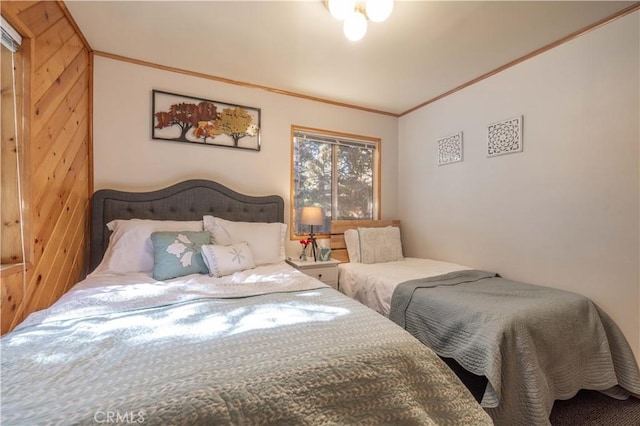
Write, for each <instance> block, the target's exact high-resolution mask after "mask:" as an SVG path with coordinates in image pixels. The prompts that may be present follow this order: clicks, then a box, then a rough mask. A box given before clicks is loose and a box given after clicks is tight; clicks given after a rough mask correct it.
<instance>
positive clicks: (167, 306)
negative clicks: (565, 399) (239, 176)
mask: <svg viewBox="0 0 640 426" xmlns="http://www.w3.org/2000/svg"><path fill="white" fill-rule="evenodd" d="M205 218H206V219H205ZM283 219H284V203H283V200H282V198H281V197H279V196H267V197H254V196H247V195H242V194H239V193H237V192H235V191H232V190H230V189H228V188H226V187H224V186H222V185H220V184H217V183H215V182H210V181H204V180H191V181H186V182H182V183H179V184H176V185H174V186H172V187H169V188H166V189H163V190H159V191H152V192H146V193H129V192H121V191H114V190H101V191H98V192H97V193H96V194H95V195H94V197H93V201H92V236H91V260H90V265H91V270H92V271H93V272H92V273H91V274H89V275H88V276H87V278H86V279H85V280H83V281H82V282H80V283H78V284H77V285H76V286H74V287H73V288H72V290H71V291H69V292H68V293H67V294H65V295H64V296H63V297H62V298H61V299H60V300H59V301H58V302H56V303H55V304H54V305H53V306H51V307H50V308H48V309H45V310H43V311H39V312H36V313H33V314H31V315H30V316H29V317H28V318H27V319H26V320H25V321H24V322H23V323H22V324H20V325H19V326H18V327H16V329H15V330H13V331H12V332H10V333H8V334H7V335H5V336H3V337H2V339H0V350H1V353H2V384H1V386H2V398H1V407H0V408H1V418H0V420H1V423H2V424H3V425H14V424H29V425H31V424H95V423H144V424H150V425H155V424H172V425H179V424H185V425H195V424H217V425H218V424H219V425H222V424H247V425H248V424H251V425H260V424H264V425H267V424H269V425H287V424H290V425H305V424H306V425H318V424H421V425H423V424H452V425H470V424H473V425H483V424H491V419H490V417H489V416H488V415H487V413H486V412H485V411H484V410H483V409H482V408H481V407H480V405H478V404H477V403H476V401H475V400H474V398H473V397H472V395H471V394H470V393H469V392H468V390H467V389H466V388H465V387H464V385H463V384H462V383H461V382H460V381H459V380H458V378H457V377H456V376H455V374H454V373H453V372H452V371H451V370H450V369H449V368H448V367H447V366H446V365H445V364H444V363H443V362H442V361H441V359H440V358H439V357H438V356H437V355H436V354H435V353H434V352H433V351H432V350H431V349H428V348H427V347H426V346H425V345H423V344H421V343H420V342H419V341H418V340H416V339H415V338H414V337H412V336H411V335H410V334H409V333H408V332H406V331H405V330H402V329H401V328H400V327H398V326H397V325H396V324H393V323H392V322H391V321H389V320H387V319H386V318H384V317H382V316H380V315H378V314H377V313H375V312H374V311H372V310H370V309H369V308H367V307H365V306H363V305H362V304H360V303H358V302H356V301H354V300H352V299H350V298H349V297H347V296H345V295H343V294H341V293H339V292H337V291H336V290H334V289H332V288H330V287H328V286H326V285H325V284H323V283H321V282H320V281H318V280H316V279H314V278H311V277H309V276H306V275H304V274H302V273H301V272H299V271H297V270H295V269H293V268H292V267H290V266H288V265H287V264H286V263H285V262H284V235H285V233H284V232H283V231H282V230H283V229H286V227H285V225H283V224H282V222H283ZM207 232H208V233H209V234H208V235H209V236H210V237H213V239H207V240H206V241H204V240H198V239H199V238H201V237H202V235H203V233H204V234H205V235H206V233H207ZM197 241H204V243H202V244H201V245H200V246H198V244H197ZM194 247H195V248H194ZM203 247H206V250H207V253H206V254H205V255H204V256H203V257H202V260H204V261H205V262H204V265H205V266H204V268H205V269H203V263H199V262H196V258H197V254H198V253H200V252H199V251H198V248H199V249H200V250H201V252H203V253H204V251H205V249H204V248H203ZM190 268H195V269H190ZM194 271H195V272H194ZM211 275H216V276H211ZM154 277H155V278H154ZM168 277H170V278H168Z"/></svg>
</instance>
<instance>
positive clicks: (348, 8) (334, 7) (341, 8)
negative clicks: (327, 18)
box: [329, 0, 356, 21]
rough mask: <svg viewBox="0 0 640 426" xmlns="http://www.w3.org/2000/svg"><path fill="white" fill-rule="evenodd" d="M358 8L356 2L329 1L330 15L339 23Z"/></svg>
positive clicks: (345, 0)
mask: <svg viewBox="0 0 640 426" xmlns="http://www.w3.org/2000/svg"><path fill="white" fill-rule="evenodd" d="M355 8H356V0H329V13H331V16H333V17H334V18H336V19H337V20H339V21H342V20H343V19H345V18H346V17H347V15H348V14H349V13H350V12H352V11H353V10H354V9H355Z"/></svg>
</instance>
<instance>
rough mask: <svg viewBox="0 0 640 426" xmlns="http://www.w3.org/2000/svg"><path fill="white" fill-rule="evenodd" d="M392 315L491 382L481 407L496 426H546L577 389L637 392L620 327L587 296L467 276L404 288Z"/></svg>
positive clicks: (638, 380)
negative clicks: (555, 404) (555, 409)
mask: <svg viewBox="0 0 640 426" xmlns="http://www.w3.org/2000/svg"><path fill="white" fill-rule="evenodd" d="M390 318H391V319H392V320H393V321H394V322H396V323H397V324H399V325H401V326H402V327H403V328H405V329H406V330H407V331H409V332H410V333H411V334H413V335H414V336H416V337H417V338H418V340H420V341H421V342H423V343H424V344H425V345H427V346H428V347H430V348H431V349H433V350H434V351H435V352H436V353H437V354H438V355H440V356H442V357H446V358H453V359H455V360H456V361H457V362H458V363H459V364H460V365H461V366H462V367H464V368H465V369H466V370H468V371H470V372H472V373H474V374H476V375H480V376H485V377H487V379H488V383H487V387H486V390H485V392H484V395H483V398H482V401H481V405H482V406H483V407H484V408H485V409H486V410H487V411H488V412H489V414H490V415H491V417H492V418H493V420H494V421H495V423H496V424H498V425H549V424H550V423H549V415H550V413H551V409H552V408H553V402H554V400H556V399H569V398H571V397H573V396H574V395H575V394H576V393H577V392H578V391H579V390H580V389H591V390H598V391H601V392H603V393H606V394H608V395H610V396H612V397H616V398H619V399H624V398H627V397H629V395H630V394H635V395H640V373H639V371H638V366H637V363H636V361H635V358H634V356H633V353H632V351H631V349H630V347H629V345H628V343H627V341H626V339H625V337H624V336H623V334H622V332H621V331H620V329H619V328H618V326H617V325H616V324H615V323H614V322H613V320H612V319H611V318H610V317H609V316H608V315H607V314H606V313H604V312H603V311H602V310H601V309H599V308H598V306H596V305H595V304H594V303H593V302H592V301H591V300H590V299H588V298H586V297H583V296H580V295H578V294H575V293H571V292H567V291H562V290H558V289H552V288H549V287H543V286H536V285H531V284H525V283H520V282H515V281H509V280H506V279H503V278H501V277H499V276H497V275H496V274H494V273H489V272H484V271H477V270H467V271H456V272H452V273H449V274H446V275H441V276H438V277H431V278H425V279H418V280H411V281H407V282H405V283H402V284H400V285H399V286H398V287H397V288H396V290H395V292H394V294H393V297H392V301H391V313H390Z"/></svg>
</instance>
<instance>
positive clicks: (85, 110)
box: [0, 1, 93, 334]
mask: <svg viewBox="0 0 640 426" xmlns="http://www.w3.org/2000/svg"><path fill="white" fill-rule="evenodd" d="M0 5H1V8H2V15H3V16H4V17H5V19H7V21H9V23H11V25H13V26H14V27H15V28H16V30H18V32H20V33H21V35H22V36H23V37H24V40H23V45H26V49H27V50H26V51H27V52H28V55H29V62H30V67H29V92H30V96H29V97H30V99H29V100H28V105H29V107H30V108H28V110H29V113H28V117H27V129H26V132H27V135H28V137H27V138H25V143H27V146H26V147H25V149H26V152H27V158H26V161H27V167H26V174H27V176H26V181H27V185H26V188H25V193H26V196H27V200H28V205H29V215H28V220H29V223H28V226H27V229H28V233H27V236H26V237H27V238H29V241H28V245H29V247H30V249H29V252H28V253H27V260H28V268H27V274H26V281H24V280H23V273H22V271H21V270H20V269H19V268H13V269H10V270H9V271H8V272H3V273H2V278H1V280H2V281H1V284H0V287H1V289H2V303H1V306H0V311H1V312H0V328H1V332H2V334H4V333H6V332H7V331H9V330H11V329H13V328H14V327H15V326H16V325H17V324H18V323H19V322H20V321H22V320H23V319H24V318H25V317H26V316H27V315H28V314H30V313H31V312H34V311H36V310H40V309H43V308H46V307H48V306H50V305H51V304H52V303H53V302H55V301H56V300H58V298H60V296H62V295H63V294H64V293H65V292H66V291H67V290H68V289H69V288H70V287H71V286H72V285H73V284H74V283H76V282H77V281H78V280H79V279H81V278H83V275H84V271H85V259H86V251H87V250H86V242H87V241H88V231H89V216H88V213H89V212H88V209H89V198H90V194H91V193H92V190H93V184H92V160H91V152H92V150H91V133H90V131H91V111H92V109H91V102H92V99H91V84H92V77H91V76H92V73H93V70H92V61H91V50H90V47H89V46H88V44H87V43H86V40H85V39H84V37H83V35H82V34H81V33H80V32H79V31H78V30H77V26H76V25H75V22H73V20H72V19H71V18H70V17H69V15H68V11H67V10H66V7H65V6H64V3H62V2H61V1H57V2H51V1H3V2H1V3H0ZM16 269H17V271H16ZM25 287H26V294H25V291H24V288H25Z"/></svg>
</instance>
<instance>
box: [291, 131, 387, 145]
mask: <svg viewBox="0 0 640 426" xmlns="http://www.w3.org/2000/svg"><path fill="white" fill-rule="evenodd" d="M293 136H294V137H295V138H296V139H298V140H299V141H301V142H305V141H307V142H316V143H328V144H333V145H344V146H353V147H360V148H368V149H375V148H376V145H375V143H372V142H369V141H366V140H362V139H349V138H345V137H342V136H327V135H318V134H315V133H310V132H300V131H295V132H294V133H293Z"/></svg>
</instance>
